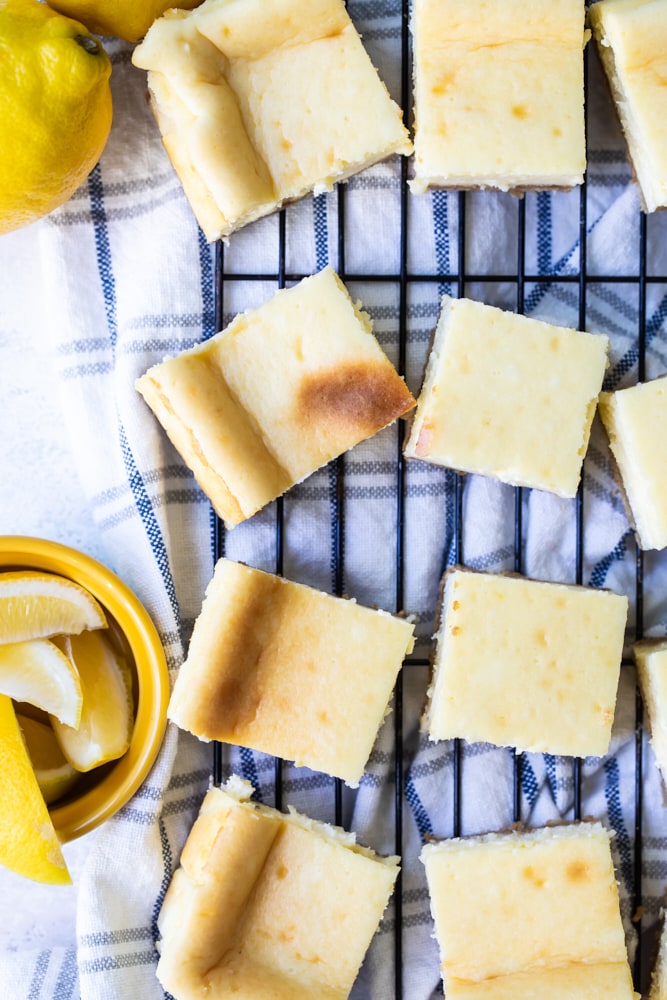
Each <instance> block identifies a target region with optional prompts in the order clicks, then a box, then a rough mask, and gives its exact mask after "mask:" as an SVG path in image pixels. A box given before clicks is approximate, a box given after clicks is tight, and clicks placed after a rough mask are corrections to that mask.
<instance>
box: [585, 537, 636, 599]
mask: <svg viewBox="0 0 667 1000" xmlns="http://www.w3.org/2000/svg"><path fill="white" fill-rule="evenodd" d="M629 538H632V531H626V532H625V534H624V535H621V537H620V538H619V540H618V542H617V544H616V545H615V546H614V548H613V549H612V550H611V552H608V553H607V555H606V556H604V558H603V559H600V561H599V562H598V563H596V565H595V566H594V567H593V569H592V571H591V575H590V579H589V585H590V586H591V587H604V585H605V580H606V579H607V573H608V572H609V570H610V569H611V567H612V566H613V564H614V563H615V562H622V561H623V560H624V559H625V556H626V553H627V551H628V539H629Z"/></svg>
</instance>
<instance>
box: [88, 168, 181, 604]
mask: <svg viewBox="0 0 667 1000" xmlns="http://www.w3.org/2000/svg"><path fill="white" fill-rule="evenodd" d="M88 192H89V196H90V206H91V216H92V220H93V228H94V233H95V248H96V251H97V269H98V273H99V275H100V281H101V283H102V293H103V296H104V310H105V313H106V318H107V326H108V330H109V337H110V339H111V346H112V349H113V352H114V354H115V350H116V340H117V335H118V319H117V308H116V307H117V303H116V282H115V279H114V274H113V264H112V256H111V245H110V243H109V229H108V226H107V214H106V208H105V205H104V188H103V185H102V171H101V169H100V165H99V163H98V165H97V166H96V167H95V169H94V170H93V171H92V173H91V174H90V177H89V178H88ZM118 433H119V438H120V446H121V451H122V455H123V463H124V465H125V471H126V473H127V479H128V483H129V485H130V489H131V491H132V495H133V497H134V502H135V505H136V507H137V511H138V513H139V516H140V518H141V521H142V523H143V525H144V528H145V529H146V534H147V536H148V540H149V542H150V546H151V549H152V550H153V554H154V556H155V560H156V562H157V565H158V567H159V569H160V573H161V574H162V579H163V582H164V586H165V590H166V592H167V596H168V597H169V603H170V604H171V608H172V611H173V613H174V618H175V620H176V622H177V623H179V622H180V612H179V607H178V601H177V599H176V588H175V586H174V580H173V577H172V575H171V569H170V568H169V559H168V556H167V549H166V546H165V544H164V539H163V537H162V532H161V530H160V526H159V524H158V522H157V518H156V517H155V511H154V510H153V505H152V503H151V500H150V497H149V495H148V491H147V490H146V486H145V484H144V481H143V479H142V477H141V473H140V472H139V469H138V468H137V464H136V462H135V459H134V455H133V454H132V449H131V448H130V445H129V442H128V440H127V436H126V433H125V428H124V427H123V425H122V423H121V421H120V416H118Z"/></svg>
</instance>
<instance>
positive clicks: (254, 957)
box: [157, 776, 398, 1000]
mask: <svg viewBox="0 0 667 1000" xmlns="http://www.w3.org/2000/svg"><path fill="white" fill-rule="evenodd" d="M252 793H253V788H252V786H251V785H250V784H249V783H248V782H244V781H242V780H241V779H239V778H237V777H235V776H234V777H232V778H231V779H230V780H229V781H228V782H227V784H226V785H225V786H223V787H222V788H216V787H212V788H211V789H210V790H209V791H208V793H207V795H206V797H205V798H204V801H203V803H202V806H201V809H200V812H199V815H198V817H197V819H196V820H195V823H194V826H193V827H192V830H191V832H190V834H189V836H188V839H187V841H186V843H185V846H184V848H183V852H182V855H181V859H180V865H179V867H178V868H177V869H176V871H175V872H174V875H173V877H172V880H171V883H170V886H169V888H168V890H167V893H166V896H165V899H164V903H163V904H162V909H161V911H160V915H159V918H158V931H159V934H160V940H159V943H158V948H159V952H160V960H159V962H158V966H157V977H158V980H159V981H160V983H161V984H162V986H163V987H164V989H165V990H166V991H167V992H168V993H169V994H171V995H172V996H173V997H174V998H175V1000H201V998H203V997H206V996H210V997H217V998H219V1000H222V998H225V997H234V998H235V1000H315V998H317V1000H322V998H324V1000H346V998H347V997H348V996H349V994H350V991H351V989H352V986H353V984H354V980H355V978H356V976H357V973H358V971H359V968H360V966H361V964H362V961H363V959H364V956H365V954H366V951H367V949H368V946H369V944H370V942H371V940H372V938H373V935H374V934H375V931H376V930H377V927H378V925H379V922H380V919H381V918H382V914H383V912H384V910H385V907H386V905H387V903H388V901H389V898H390V896H391V893H392V891H393V887H394V882H395V880H396V877H397V875H398V858H396V857H389V858H383V857H380V856H379V855H377V854H375V853H374V852H373V851H372V850H370V849H369V848H365V847H363V846H361V845H359V844H357V843H356V839H355V837H354V834H351V833H347V832H346V831H344V830H343V829H341V828H340V827H334V826H330V825H328V824H325V823H321V822H316V821H314V820H312V819H310V818H309V817H307V816H304V815H302V814H299V813H297V812H295V811H293V810H290V811H289V812H288V813H281V812H278V811H277V810H275V809H271V808H269V807H267V806H264V805H261V804H259V803H257V802H254V801H251V795H252Z"/></svg>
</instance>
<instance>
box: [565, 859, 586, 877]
mask: <svg viewBox="0 0 667 1000" xmlns="http://www.w3.org/2000/svg"><path fill="white" fill-rule="evenodd" d="M565 874H566V875H567V877H568V878H569V879H570V881H571V882H585V881H586V879H587V878H588V865H587V864H586V862H585V861H570V863H569V865H568V866H567V868H566V869H565Z"/></svg>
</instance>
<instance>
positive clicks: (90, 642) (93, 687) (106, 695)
mask: <svg viewBox="0 0 667 1000" xmlns="http://www.w3.org/2000/svg"><path fill="white" fill-rule="evenodd" d="M56 642H57V643H58V645H59V646H60V648H61V650H62V651H63V652H64V653H65V654H66V656H67V657H68V658H69V659H70V661H71V663H72V665H73V666H74V667H75V669H76V670H77V672H78V675H79V679H80V682H81V691H82V694H83V703H82V707H81V719H80V721H79V725H78V728H73V727H72V726H68V725H63V723H62V722H60V721H59V720H58V719H56V718H52V720H51V722H52V725H53V731H54V733H55V736H56V739H57V740H58V743H59V744H60V747H61V749H62V752H63V754H64V755H65V757H66V758H67V760H68V761H69V762H70V764H71V765H72V766H73V767H75V768H76V770H77V771H90V770H92V769H93V768H94V767H99V766H100V765H101V764H106V763H107V761H110V760H117V759H118V758H119V757H122V756H123V754H124V753H125V752H126V750H127V749H128V747H129V745H130V740H131V738H132V726H133V722H134V710H133V702H132V673H131V670H130V667H129V665H128V663H127V661H126V660H125V658H124V656H123V655H122V653H120V652H119V650H118V649H117V648H116V646H115V645H114V643H113V642H112V640H111V638H110V636H109V634H108V632H106V631H91V632H82V633H81V635H69V636H58V637H57V639H56Z"/></svg>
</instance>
